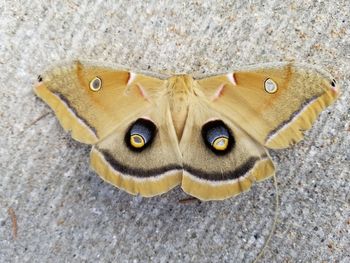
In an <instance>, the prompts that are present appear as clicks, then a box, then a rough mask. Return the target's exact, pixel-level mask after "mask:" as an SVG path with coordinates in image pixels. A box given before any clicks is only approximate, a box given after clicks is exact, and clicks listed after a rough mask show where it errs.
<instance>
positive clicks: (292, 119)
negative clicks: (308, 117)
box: [265, 94, 322, 142]
mask: <svg viewBox="0 0 350 263" xmlns="http://www.w3.org/2000/svg"><path fill="white" fill-rule="evenodd" d="M321 95H322V94H321ZM321 95H319V96H313V97H312V98H311V99H309V100H307V101H305V102H304V103H303V104H301V105H300V107H299V109H297V110H296V111H295V112H293V113H292V115H290V117H289V119H288V120H285V121H283V122H282V123H281V124H280V125H278V126H277V127H276V128H275V129H273V130H272V131H271V132H270V133H269V134H268V135H267V137H266V139H265V142H267V141H269V139H270V138H272V137H273V136H274V135H275V134H277V133H278V132H279V131H280V130H281V129H282V128H283V127H284V126H287V125H288V124H289V123H292V122H293V121H294V119H295V118H296V117H298V115H299V114H300V113H301V112H302V111H303V110H304V109H306V108H307V107H309V105H310V104H311V103H312V102H314V101H315V100H316V99H317V98H318V97H320V96H321Z"/></svg>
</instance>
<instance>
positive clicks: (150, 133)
mask: <svg viewBox="0 0 350 263" xmlns="http://www.w3.org/2000/svg"><path fill="white" fill-rule="evenodd" d="M156 131H157V127H156V125H155V124H154V123H153V122H152V121H150V120H147V119H142V118H140V119H137V120H136V121H135V122H134V123H132V124H131V125H130V127H129V129H128V131H127V132H126V134H125V137H124V141H125V143H126V145H127V146H128V148H129V149H130V150H132V151H134V152H141V151H143V150H144V149H146V148H147V147H148V146H150V145H151V144H152V142H153V139H154V137H155V135H156ZM135 135H136V136H138V137H139V138H142V139H143V140H144V144H143V146H142V147H139V148H137V147H134V146H133V145H132V144H131V136H135Z"/></svg>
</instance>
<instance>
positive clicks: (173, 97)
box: [169, 75, 193, 140]
mask: <svg viewBox="0 0 350 263" xmlns="http://www.w3.org/2000/svg"><path fill="white" fill-rule="evenodd" d="M192 82H193V79H192V77H191V76H188V75H182V76H175V77H173V78H170V85H169V89H170V90H169V102H170V105H169V106H170V111H171V117H172V120H173V123H174V127H175V131H176V135H177V138H178V140H180V139H181V137H182V133H183V129H184V126H185V123H186V119H187V113H188V103H189V102H188V98H189V94H190V89H191V88H192V86H191V85H192Z"/></svg>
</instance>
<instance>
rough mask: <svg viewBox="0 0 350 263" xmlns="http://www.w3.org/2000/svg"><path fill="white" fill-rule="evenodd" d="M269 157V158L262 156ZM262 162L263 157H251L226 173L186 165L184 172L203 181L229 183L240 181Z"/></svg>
mask: <svg viewBox="0 0 350 263" xmlns="http://www.w3.org/2000/svg"><path fill="white" fill-rule="evenodd" d="M262 157H263V158H264V157H267V156H262ZM259 160H261V157H251V158H249V159H248V160H247V161H246V162H245V163H243V164H242V165H240V166H238V167H237V168H236V169H234V170H232V171H228V172H224V173H220V172H215V173H209V172H206V171H204V170H201V169H197V168H194V167H191V166H190V165H184V170H185V171H187V172H189V173H190V174H192V175H193V176H196V177H198V178H201V179H205V180H209V181H227V180H232V179H238V178H240V177H242V176H244V175H245V174H246V173H247V172H249V171H250V170H251V169H252V168H253V167H254V165H255V163H256V162H258V161H259Z"/></svg>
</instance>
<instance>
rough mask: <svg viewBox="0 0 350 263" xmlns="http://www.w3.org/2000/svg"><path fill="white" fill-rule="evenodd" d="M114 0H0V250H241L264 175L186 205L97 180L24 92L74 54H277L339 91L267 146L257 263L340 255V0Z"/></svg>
mask: <svg viewBox="0 0 350 263" xmlns="http://www.w3.org/2000/svg"><path fill="white" fill-rule="evenodd" d="M107 2H108V3H107ZM113 2H114V1H106V2H104V1H96V2H95V1H91V2H88V1H76V0H71V1H55V2H54V1H52V3H50V4H49V3H48V2H46V1H45V2H44V1H8V0H6V1H2V2H1V3H0V73H1V74H0V133H1V137H0V262H252V261H253V260H254V259H255V258H256V256H257V254H258V253H259V251H260V250H261V248H262V246H263V244H264V242H265V240H266V239H267V237H268V235H269V232H270V230H271V226H272V222H273V218H274V213H275V208H274V204H275V189H274V187H273V180H272V179H271V180H267V181H264V182H262V183H259V184H255V185H254V186H253V188H252V189H251V191H249V192H247V193H244V194H242V195H239V196H238V197H236V198H231V199H228V200H225V201H220V202H205V203H199V202H193V203H188V204H179V202H178V200H179V199H181V198H185V197H186V195H185V194H184V193H183V192H182V191H181V189H179V188H176V189H174V190H172V191H170V192H168V193H167V194H164V195H162V196H160V197H155V198H150V199H146V198H141V197H134V196H131V195H129V194H127V193H125V192H123V191H121V190H118V189H116V188H114V187H113V186H111V185H108V184H106V183H104V182H103V181H102V180H101V179H100V178H99V177H98V176H97V175H96V174H95V173H93V172H92V171H91V170H90V169H89V158H88V153H89V148H90V147H89V146H86V145H83V144H80V143H77V142H75V141H73V140H72V139H71V138H70V136H69V135H68V134H67V133H65V132H64V131H63V129H62V128H61V127H60V125H59V123H58V121H57V120H56V118H55V116H54V115H53V113H52V112H51V110H50V109H49V108H48V106H46V105H45V104H44V103H43V102H42V101H41V100H40V99H38V98H36V97H35V95H34V93H33V92H32V87H33V84H34V83H35V82H36V78H37V75H38V74H40V73H41V72H42V71H44V70H45V69H47V68H49V67H52V66H54V65H56V64H59V63H61V62H62V61H70V60H73V59H77V58H79V59H82V60H92V61H100V62H101V64H103V63H114V64H118V65H122V66H124V67H127V68H130V69H133V71H135V72H137V71H151V72H154V73H155V74H157V73H161V74H172V73H185V72H186V73H192V74H193V75H194V76H203V75H208V74H213V73H221V72H228V71H229V70H232V69H234V68H237V67H239V66H243V65H250V64H256V63H263V62H274V61H284V60H296V61H299V62H306V63H310V64H315V65H318V66H320V67H322V68H324V69H326V70H328V71H329V72H331V73H332V74H333V75H334V76H335V77H336V79H337V81H338V83H339V85H340V87H341V90H342V96H341V97H340V99H339V100H338V101H337V102H336V103H335V104H334V105H333V106H331V107H330V108H328V109H327V110H326V111H325V112H323V113H322V114H321V116H320V118H319V119H318V121H317V122H316V123H315V125H314V127H313V129H312V130H311V131H310V132H308V133H307V135H306V137H305V140H304V141H303V142H301V143H299V144H298V145H296V146H295V147H293V148H291V149H287V150H283V151H278V152H277V151H275V152H271V154H272V156H273V159H274V161H275V162H276V164H277V166H278V172H277V178H278V188H279V192H280V198H281V200H280V208H279V216H278V221H277V226H276V231H275V233H274V235H273V236H272V239H271V242H270V243H269V245H268V247H267V248H266V250H265V254H264V255H263V256H262V258H261V260H260V262H342V263H345V262H350V250H349V247H350V168H349V167H350V88H349V84H350V22H349V21H350V15H349V11H350V2H349V1H347V0H339V1H284V2H280V1H274V0H267V1H244V0H239V1H194V2H189V1H183V2H180V1H159V2H157V1H150V2H148V3H146V2H144V1H118V2H119V3H118V4H115V3H113ZM217 2H219V3H217ZM233 2H234V3H233ZM112 3H113V4H112Z"/></svg>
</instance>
